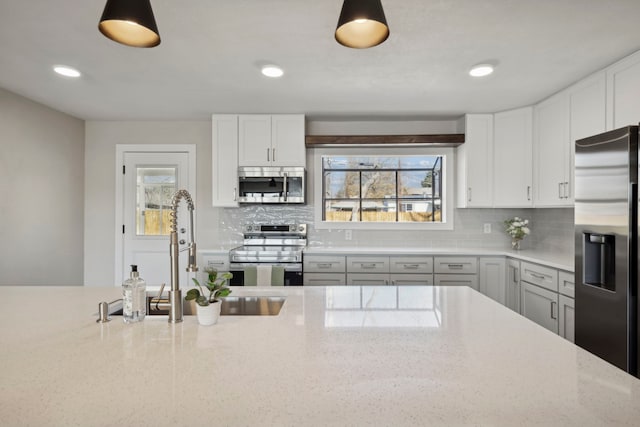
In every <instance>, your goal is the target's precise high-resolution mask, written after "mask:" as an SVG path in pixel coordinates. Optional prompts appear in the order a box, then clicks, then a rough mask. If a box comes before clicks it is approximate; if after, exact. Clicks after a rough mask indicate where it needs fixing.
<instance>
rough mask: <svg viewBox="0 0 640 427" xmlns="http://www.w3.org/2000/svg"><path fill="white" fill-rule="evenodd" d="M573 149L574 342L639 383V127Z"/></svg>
mask: <svg viewBox="0 0 640 427" xmlns="http://www.w3.org/2000/svg"><path fill="white" fill-rule="evenodd" d="M575 144H576V147H575V148H576V155H575V184H574V185H575V261H576V262H575V279H576V289H575V342H576V344H577V345H579V346H580V347H582V348H584V349H586V350H588V351H590V352H591V353H593V354H595V355H597V356H599V357H601V358H602V359H604V360H606V361H608V362H610V363H612V364H613V365H615V366H617V367H619V368H621V369H624V370H625V371H627V372H629V373H630V374H632V375H635V376H638V315H637V296H638V126H628V127H625V128H621V129H616V130H613V131H610V132H606V133H603V134H600V135H596V136H592V137H589V138H584V139H579V140H577V141H576V143H575Z"/></svg>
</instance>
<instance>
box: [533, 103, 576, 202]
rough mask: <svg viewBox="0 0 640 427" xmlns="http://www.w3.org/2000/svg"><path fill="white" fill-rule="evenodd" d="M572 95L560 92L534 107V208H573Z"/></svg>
mask: <svg viewBox="0 0 640 427" xmlns="http://www.w3.org/2000/svg"><path fill="white" fill-rule="evenodd" d="M569 131H570V129H569V94H568V92H566V91H563V92H560V93H558V94H556V95H554V96H552V97H551V98H549V99H546V100H545V101H542V102H541V103H539V104H537V105H536V106H535V107H534V145H533V154H534V156H533V170H534V176H533V178H534V185H533V187H534V192H533V194H534V205H535V206H536V207H545V206H569V205H572V204H573V201H572V199H571V193H570V190H571V185H570V181H571V180H572V178H571V177H572V175H573V172H572V170H571V158H570V157H571V144H570V137H569Z"/></svg>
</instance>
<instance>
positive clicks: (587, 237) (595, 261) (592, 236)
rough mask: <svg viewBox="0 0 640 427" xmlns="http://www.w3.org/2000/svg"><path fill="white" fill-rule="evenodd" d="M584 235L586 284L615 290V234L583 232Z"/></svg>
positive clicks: (583, 272)
mask: <svg viewBox="0 0 640 427" xmlns="http://www.w3.org/2000/svg"><path fill="white" fill-rule="evenodd" d="M582 236H583V242H582V248H583V262H582V277H583V282H584V284H586V285H591V286H596V287H598V288H602V289H607V290H610V291H614V292H615V290H616V284H615V235H613V234H597V233H582Z"/></svg>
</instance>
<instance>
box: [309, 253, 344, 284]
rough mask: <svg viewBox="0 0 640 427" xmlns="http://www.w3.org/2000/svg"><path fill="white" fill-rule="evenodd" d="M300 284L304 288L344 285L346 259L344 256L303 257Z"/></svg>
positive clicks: (318, 255)
mask: <svg viewBox="0 0 640 427" xmlns="http://www.w3.org/2000/svg"><path fill="white" fill-rule="evenodd" d="M302 264H303V271H304V274H303V276H302V284H303V285H304V286H336V285H338V286H339V285H346V284H347V278H346V257H345V256H344V255H331V254H317V255H316V254H313V255H306V254H305V255H304V257H303V260H302Z"/></svg>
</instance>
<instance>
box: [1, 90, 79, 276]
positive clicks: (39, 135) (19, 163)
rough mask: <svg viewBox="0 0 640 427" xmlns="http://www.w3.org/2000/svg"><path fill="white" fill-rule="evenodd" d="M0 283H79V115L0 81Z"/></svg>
mask: <svg viewBox="0 0 640 427" xmlns="http://www.w3.org/2000/svg"><path fill="white" fill-rule="evenodd" d="M0 140H1V141H2V154H1V155H0V242H2V244H1V245H0V285H82V283H83V261H82V260H83V254H84V249H83V233H84V122H83V121H82V120H79V119H76V118H73V117H71V116H69V115H66V114H64V113H61V112H58V111H56V110H52V109H50V108H48V107H45V106H43V105H41V104H38V103H36V102H33V101H30V100H27V99H26V98H23V97H21V96H19V95H16V94H14V93H11V92H8V91H6V90H3V89H0Z"/></svg>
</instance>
